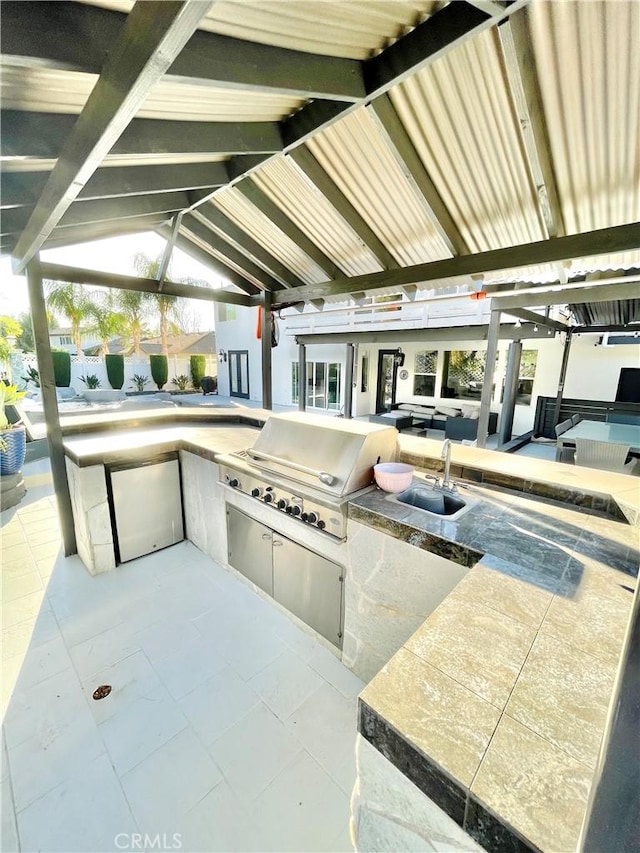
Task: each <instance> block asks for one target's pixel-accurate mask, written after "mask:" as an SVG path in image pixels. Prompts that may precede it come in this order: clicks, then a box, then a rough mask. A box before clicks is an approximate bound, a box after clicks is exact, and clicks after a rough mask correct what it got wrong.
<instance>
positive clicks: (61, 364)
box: [51, 352, 71, 388]
mask: <svg viewBox="0 0 640 853" xmlns="http://www.w3.org/2000/svg"><path fill="white" fill-rule="evenodd" d="M51 358H52V359H53V375H54V377H55V380H56V388H68V387H69V385H71V355H70V354H69V353H68V352H52V353H51Z"/></svg>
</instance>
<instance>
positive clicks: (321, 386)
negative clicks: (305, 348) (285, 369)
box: [291, 361, 342, 410]
mask: <svg viewBox="0 0 640 853" xmlns="http://www.w3.org/2000/svg"><path fill="white" fill-rule="evenodd" d="M341 385H342V365H341V364H339V363H338V362H331V363H330V364H327V363H325V362H323V361H308V362H307V388H306V404H307V407H308V408H310V409H336V410H337V409H339V408H340V392H341V390H342V389H341ZM299 400H300V374H299V366H298V362H297V361H294V362H292V363H291V402H292V403H298V402H299Z"/></svg>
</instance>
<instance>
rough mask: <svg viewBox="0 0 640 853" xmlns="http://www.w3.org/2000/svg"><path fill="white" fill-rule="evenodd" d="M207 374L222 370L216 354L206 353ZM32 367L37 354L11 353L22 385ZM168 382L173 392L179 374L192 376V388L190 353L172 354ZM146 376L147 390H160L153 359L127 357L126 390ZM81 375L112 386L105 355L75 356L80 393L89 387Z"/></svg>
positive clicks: (74, 378)
mask: <svg viewBox="0 0 640 853" xmlns="http://www.w3.org/2000/svg"><path fill="white" fill-rule="evenodd" d="M205 359H206V362H205V375H206V376H216V375H217V373H218V359H217V358H216V356H215V355H207V356H205ZM30 367H34V368H35V369H36V370H37V369H38V362H37V359H36V356H35V355H33V354H31V353H22V352H18V351H16V352H13V353H12V354H11V379H12V381H13V382H15V383H16V384H17V385H19V386H21V387H22V386H24V384H25V383H24V381H23V377H24V376H26V375H27V370H28V369H29V368H30ZM168 368H169V369H168V377H169V379H168V382H167V384H166V385H165V388H164V390H167V391H172V390H175V389H176V388H177V385H175V383H174V382H173V381H172V380H173V379H174V377H176V376H188V377H189V387H191V360H190V357H189V356H188V355H183V356H178V355H170V356H168ZM136 374H137V375H138V376H146V377H147V382H146V383H145V385H144V389H143V390H145V391H155V390H157V388H156V384H155V382H154V381H153V379H152V377H151V362H150V361H149V357H148V356H142V358H135V356H131V357H129V356H128V357H126V358H125V360H124V385H123V386H122V390H123V391H137V390H138V389H137V386H136V385H135V383H134V381H133V377H134V375H136ZM81 376H85V377H86V376H97V377H98V380H99V382H100V388H110V387H111V385H110V384H109V379H108V377H107V367H106V364H105V360H104V358H103V357H102V356H76V355H72V356H71V385H72V387H73V388H75V390H76V391H77V392H78V394H81V393H82V391H83V390H84V389H85V388H86V385H85V383H84V382H82V381H81V379H80V377H81Z"/></svg>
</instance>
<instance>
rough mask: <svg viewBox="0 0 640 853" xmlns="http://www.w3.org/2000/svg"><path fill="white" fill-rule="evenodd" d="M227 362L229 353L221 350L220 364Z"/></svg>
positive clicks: (219, 354)
mask: <svg viewBox="0 0 640 853" xmlns="http://www.w3.org/2000/svg"><path fill="white" fill-rule="evenodd" d="M226 360H227V353H226V350H223V349H221V350H220V352H219V353H218V361H219V362H223V361H226Z"/></svg>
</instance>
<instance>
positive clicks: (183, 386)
mask: <svg viewBox="0 0 640 853" xmlns="http://www.w3.org/2000/svg"><path fill="white" fill-rule="evenodd" d="M171 381H172V382H173V384H174V385H175V386H176V388H177V389H178V391H186V390H187V388H188V387H189V377H188V376H187V374H186V373H181V374H180V376H174V377H173V379H172V380H171Z"/></svg>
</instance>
